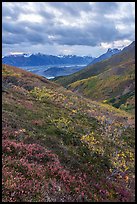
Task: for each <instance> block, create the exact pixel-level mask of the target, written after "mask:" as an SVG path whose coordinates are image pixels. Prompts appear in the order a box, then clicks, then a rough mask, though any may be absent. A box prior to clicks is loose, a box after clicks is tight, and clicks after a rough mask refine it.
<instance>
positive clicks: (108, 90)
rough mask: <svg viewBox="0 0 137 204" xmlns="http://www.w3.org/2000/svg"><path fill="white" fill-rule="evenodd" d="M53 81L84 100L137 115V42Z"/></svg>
mask: <svg viewBox="0 0 137 204" xmlns="http://www.w3.org/2000/svg"><path fill="white" fill-rule="evenodd" d="M54 81H56V82H58V83H59V84H61V85H63V86H65V87H68V88H69V89H71V90H72V91H76V92H79V93H80V94H82V95H83V96H85V97H88V98H91V99H93V100H98V101H104V102H105V103H109V104H111V105H113V106H114V107H116V108H121V109H124V110H126V111H128V112H131V113H134V109H135V94H134V90H135V42H133V43H132V44H131V45H129V46H128V47H126V48H124V49H123V51H122V52H120V54H117V55H114V56H112V57H111V58H109V59H107V60H104V61H102V62H99V63H96V64H94V65H90V66H88V67H86V68H85V69H83V70H81V71H79V72H77V73H75V74H72V75H69V76H66V77H57V78H55V79H54Z"/></svg>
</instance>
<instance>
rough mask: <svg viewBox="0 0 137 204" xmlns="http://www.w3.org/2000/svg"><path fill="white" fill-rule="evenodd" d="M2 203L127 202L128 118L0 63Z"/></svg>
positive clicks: (130, 181) (130, 196)
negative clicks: (0, 87) (0, 89)
mask: <svg viewBox="0 0 137 204" xmlns="http://www.w3.org/2000/svg"><path fill="white" fill-rule="evenodd" d="M2 94H3V95H2V130H3V136H2V152H3V155H2V164H3V169H2V174H3V175H2V190H3V191H2V198H3V202H5V201H8V202H38V201H39V202H40V201H41V202H64V201H72V202H75V201H76V202H81V201H82V202H83V201H84V202H85V201H92V202H98V201H102V202H104V201H116V202H117V201H123V202H124V201H134V117H133V116H131V115H130V114H127V113H126V112H124V111H120V110H117V109H116V108H113V107H111V106H109V105H106V104H104V105H103V104H101V103H97V102H95V101H91V100H89V99H85V98H83V97H81V96H77V95H76V94H74V93H73V92H71V91H69V90H66V89H65V88H63V87H61V86H59V85H58V84H55V83H53V82H51V81H49V80H47V79H45V78H43V77H40V76H37V75H35V74H32V73H29V72H26V71H23V70H21V69H18V68H15V67H11V66H7V65H3V66H2Z"/></svg>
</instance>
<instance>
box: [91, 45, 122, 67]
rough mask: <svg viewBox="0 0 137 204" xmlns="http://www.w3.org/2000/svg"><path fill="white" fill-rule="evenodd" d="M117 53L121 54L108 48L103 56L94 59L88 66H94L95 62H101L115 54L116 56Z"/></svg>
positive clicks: (117, 50)
mask: <svg viewBox="0 0 137 204" xmlns="http://www.w3.org/2000/svg"><path fill="white" fill-rule="evenodd" d="M119 52H121V50H119V49H111V48H109V49H108V50H107V52H106V53H104V54H102V55H100V56H99V57H97V58H95V59H94V60H93V61H92V62H91V63H89V65H91V64H95V63H97V62H101V61H103V60H105V59H108V58H110V57H111V56H113V55H115V54H118V53H119Z"/></svg>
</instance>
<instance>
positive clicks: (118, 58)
mask: <svg viewBox="0 0 137 204" xmlns="http://www.w3.org/2000/svg"><path fill="white" fill-rule="evenodd" d="M127 59H128V60H130V59H135V42H133V43H131V45H129V46H128V47H126V48H124V49H123V50H122V51H121V52H120V53H119V54H117V55H113V56H112V57H111V58H109V59H106V60H104V61H101V62H98V63H96V64H94V65H89V66H87V67H86V68H84V69H83V70H81V71H79V72H76V73H74V74H72V75H70V76H65V77H56V78H55V79H54V80H53V81H56V82H58V83H59V84H61V85H63V86H65V87H66V86H67V85H69V84H71V83H73V82H75V81H78V80H81V79H86V78H88V77H90V76H95V75H98V74H100V73H102V72H103V71H105V70H108V69H109V68H111V67H114V66H117V65H119V64H120V63H124V62H127Z"/></svg>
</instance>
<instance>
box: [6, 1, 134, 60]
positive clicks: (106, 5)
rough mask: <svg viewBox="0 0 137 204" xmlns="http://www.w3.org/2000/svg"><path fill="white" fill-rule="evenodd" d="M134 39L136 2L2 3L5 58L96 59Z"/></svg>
mask: <svg viewBox="0 0 137 204" xmlns="http://www.w3.org/2000/svg"><path fill="white" fill-rule="evenodd" d="M133 40H135V3H134V2H3V3H2V55H7V54H10V53H14V52H25V53H38V52H41V53H46V54H53V55H58V54H76V55H90V56H93V57H97V56H99V55H100V54H102V53H104V52H105V51H106V50H107V49H108V48H109V47H110V48H123V47H124V46H127V45H129V44H130V43H131V42H132V41H133Z"/></svg>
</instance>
